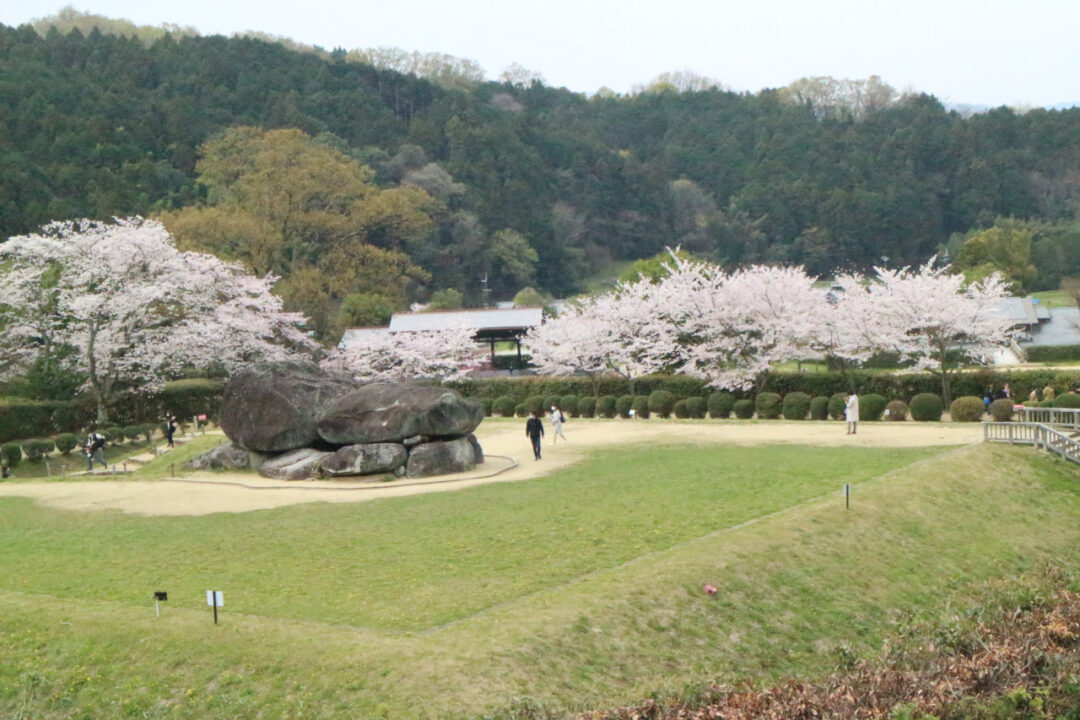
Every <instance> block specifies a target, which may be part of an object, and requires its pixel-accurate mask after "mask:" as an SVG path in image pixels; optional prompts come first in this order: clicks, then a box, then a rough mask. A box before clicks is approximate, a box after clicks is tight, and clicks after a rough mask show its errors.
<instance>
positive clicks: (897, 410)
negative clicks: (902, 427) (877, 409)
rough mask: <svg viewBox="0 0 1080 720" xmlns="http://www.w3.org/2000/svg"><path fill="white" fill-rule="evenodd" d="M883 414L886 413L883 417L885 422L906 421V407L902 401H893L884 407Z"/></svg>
mask: <svg viewBox="0 0 1080 720" xmlns="http://www.w3.org/2000/svg"><path fill="white" fill-rule="evenodd" d="M885 412H886V413H888V414H887V415H886V416H885V419H886V420H891V421H892V422H900V421H902V420H907V416H908V406H907V403H905V402H904V401H903V400H893V401H891V402H890V403H889V404H888V405H886V406H885Z"/></svg>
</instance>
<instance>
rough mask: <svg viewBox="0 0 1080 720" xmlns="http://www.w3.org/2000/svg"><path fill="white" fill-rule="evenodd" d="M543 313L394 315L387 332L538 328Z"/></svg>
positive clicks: (487, 311) (506, 310)
mask: <svg viewBox="0 0 1080 720" xmlns="http://www.w3.org/2000/svg"><path fill="white" fill-rule="evenodd" d="M543 313H544V311H543V309H542V308H538V307H535V308H493V309H484V310H440V311H437V312H422V313H396V314H395V315H394V316H393V317H392V318H390V332H418V331H422V330H446V329H450V328H458V327H467V328H473V329H475V330H504V329H515V328H530V327H537V326H539V325H540V323H541V321H542V319H543Z"/></svg>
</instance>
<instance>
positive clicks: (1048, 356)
mask: <svg viewBox="0 0 1080 720" xmlns="http://www.w3.org/2000/svg"><path fill="white" fill-rule="evenodd" d="M1024 352H1026V353H1027V361H1028V362H1030V363H1040V362H1061V361H1063V360H1080V345H1033V346H1032V347H1029V348H1025V349H1024Z"/></svg>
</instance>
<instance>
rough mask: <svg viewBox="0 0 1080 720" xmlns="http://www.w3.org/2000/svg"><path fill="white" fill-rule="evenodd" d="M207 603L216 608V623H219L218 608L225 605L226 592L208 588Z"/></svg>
mask: <svg viewBox="0 0 1080 720" xmlns="http://www.w3.org/2000/svg"><path fill="white" fill-rule="evenodd" d="M206 604H207V605H210V606H212V607H213V608H214V624H215V625H217V609H218V608H219V607H225V593H223V592H222V591H220V590H207V591H206Z"/></svg>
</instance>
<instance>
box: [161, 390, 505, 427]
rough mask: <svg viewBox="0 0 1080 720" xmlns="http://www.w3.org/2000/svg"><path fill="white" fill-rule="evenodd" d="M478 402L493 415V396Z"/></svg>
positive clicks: (485, 414)
mask: <svg viewBox="0 0 1080 720" xmlns="http://www.w3.org/2000/svg"><path fill="white" fill-rule="evenodd" d="M477 402H479V403H480V407H482V408H484V417H491V412H492V406H493V405H494V403H495V401H494V400H492V399H491V398H480V399H479V400H478V401H477ZM164 425H165V423H162V432H165V428H164Z"/></svg>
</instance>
